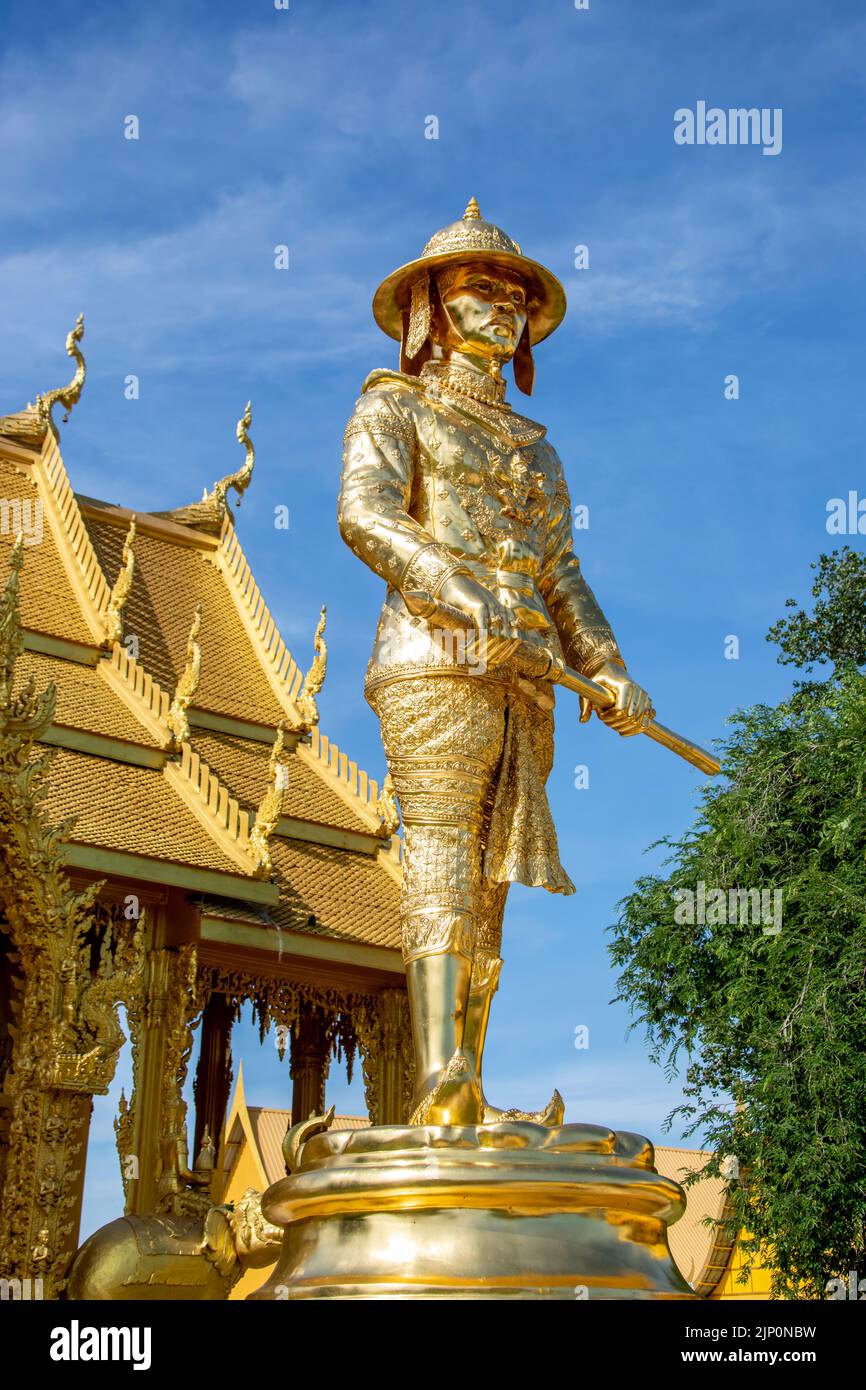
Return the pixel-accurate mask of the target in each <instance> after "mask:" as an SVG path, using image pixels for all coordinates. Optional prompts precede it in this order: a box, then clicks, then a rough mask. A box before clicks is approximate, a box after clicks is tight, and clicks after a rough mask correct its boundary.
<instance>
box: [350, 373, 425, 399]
mask: <svg viewBox="0 0 866 1390" xmlns="http://www.w3.org/2000/svg"><path fill="white" fill-rule="evenodd" d="M371 386H411V387H412V390H413V391H416V392H417V393H418V395H419V396H423V394H424V387H423V386H422V384H421V382H420V380H419V379H418V377H417V376H410V375H409V373H408V372H392V371H389V369H388V368H387V367H377V368H376V369H375V371H372V372H370V373H369V375H368V376H366V377H365V378H364V385H363V386H362V387H361V395H362V396H363V394H364V392H365V391H369V390H370V387H371Z"/></svg>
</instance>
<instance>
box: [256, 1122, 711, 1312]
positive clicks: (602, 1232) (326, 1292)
mask: <svg viewBox="0 0 866 1390" xmlns="http://www.w3.org/2000/svg"><path fill="white" fill-rule="evenodd" d="M653 1159H654V1154H653V1148H652V1145H651V1144H650V1143H649V1141H648V1140H646V1139H643V1138H641V1136H640V1135H637V1134H628V1133H619V1134H615V1133H614V1132H613V1131H611V1130H607V1129H603V1128H600V1127H598V1126H596V1125H562V1126H560V1127H558V1128H556V1129H548V1128H545V1127H544V1126H542V1125H537V1124H532V1123H528V1122H525V1121H502V1122H500V1123H498V1124H493V1125H484V1126H480V1127H478V1128H475V1127H474V1126H472V1127H458V1126H454V1127H448V1128H444V1127H438V1126H433V1125H429V1126H425V1125H417V1126H385V1125H382V1126H376V1127H375V1128H372V1129H363V1130H338V1131H332V1132H330V1133H321V1134H317V1135H316V1136H315V1137H314V1138H311V1139H308V1140H307V1142H306V1143H305V1144H303V1146H302V1148H301V1151H300V1154H299V1156H298V1159H297V1162H296V1164H295V1167H294V1171H293V1172H292V1174H291V1176H290V1177H287V1178H284V1179H282V1180H281V1181H280V1182H277V1183H275V1184H274V1185H273V1187H270V1188H269V1189H268V1190H267V1192H266V1193H265V1194H264V1196H263V1198H262V1210H263V1212H264V1214H265V1216H266V1217H267V1219H268V1220H269V1221H272V1222H273V1223H274V1224H275V1225H277V1226H283V1227H285V1235H284V1238H283V1247H282V1252H281V1255H280V1258H279V1260H278V1262H277V1265H276V1268H275V1270H274V1272H273V1274H272V1275H271V1277H270V1279H269V1280H268V1281H267V1283H266V1284H264V1285H263V1287H262V1288H261V1289H259V1290H257V1291H256V1293H254V1294H251V1295H250V1297H251V1298H254V1299H300V1298H400V1299H404V1298H442V1297H448V1298H520V1299H534V1298H545V1299H583V1298H587V1299H683V1298H693V1297H694V1294H693V1293H692V1290H691V1289H690V1287H689V1285H688V1284H687V1283H686V1282H685V1280H684V1279H683V1278H682V1276H681V1275H680V1273H679V1270H678V1269H677V1267H676V1265H675V1264H674V1261H673V1258H672V1256H671V1253H670V1249H669V1247H668V1240H667V1227H668V1226H669V1225H670V1224H671V1222H673V1221H676V1220H677V1219H678V1217H679V1216H680V1215H681V1213H682V1211H683V1208H684V1205H685V1198H684V1195H683V1192H682V1189H681V1188H680V1187H679V1186H678V1185H677V1184H676V1183H674V1182H671V1181H670V1180H669V1179H668V1178H664V1177H661V1176H660V1175H659V1174H658V1173H657V1172H656V1171H655V1170H654V1168H653Z"/></svg>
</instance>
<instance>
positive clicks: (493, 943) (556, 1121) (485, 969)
mask: <svg viewBox="0 0 866 1390" xmlns="http://www.w3.org/2000/svg"><path fill="white" fill-rule="evenodd" d="M536 722H537V724H538V726H539V727H538V728H537V730H536V731H535V732H534V737H535V739H536V740H537V743H538V749H537V756H538V759H539V764H540V766H541V767H542V769H543V770H544V775H545V776H547V774H548V773H549V771H550V765H551V762H552V753H553V749H552V737H551V735H552V727H551V721H550V720H549V718H545V719H544V720H538V721H536ZM490 809H491V808H490V805H489V803H488V805H487V807H486V815H485V820H484V824H483V827H482V836H481V839H482V846H483V845H485V844H486V842H487V834H488V829H489V813H490ZM509 887H510V884H509V883H494V882H493V881H492V880H491V879H489V878H487V877H485V876H484V875H483V874H482V876H481V882H480V885H479V893H478V910H477V915H476V924H475V956H474V959H473V964H472V978H471V981H470V986H469V999H468V1003H467V1009H466V1024H465V1027H464V1029H463V1051H464V1053H465V1054H466V1056H467V1058H468V1059H469V1061H470V1063H471V1064H472V1065H473V1067H474V1070H475V1072H476V1074H477V1076H478V1084H479V1085H480V1086H481V1095H482V1101H483V1105H484V1112H483V1113H484V1123H485V1124H495V1123H496V1121H497V1120H501V1119H504V1118H508V1119H524V1120H534V1121H536V1122H537V1123H538V1124H543V1125H551V1126H552V1125H560V1124H562V1121H563V1118H564V1114H565V1107H564V1105H563V1102H562V1097H561V1096H560V1094H559V1092H558V1091H554V1093H553V1096H552V1097H551V1099H550V1100H549V1101H548V1103H547V1105H546V1106H545V1108H544V1109H543V1110H534V1111H522V1110H508V1111H505V1110H500V1109H499V1108H498V1107H497V1106H495V1105H490V1104H489V1103H488V1101H487V1098H486V1096H485V1095H484V1084H483V1081H482V1077H481V1067H482V1059H483V1053H484V1043H485V1040H486V1037H487V1026H488V1023H489V1021H490V1008H491V1005H492V1003H493V996H494V994H495V993H496V991H497V989H498V988H499V976H500V973H501V971H502V965H503V961H502V921H503V917H504V914H505V903H506V899H507V897H508V889H509Z"/></svg>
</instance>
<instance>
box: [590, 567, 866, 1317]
mask: <svg viewBox="0 0 866 1390" xmlns="http://www.w3.org/2000/svg"><path fill="white" fill-rule="evenodd" d="M816 568H817V571H818V578H817V580H816V586H815V588H814V589H813V593H814V594H815V596H816V597H817V598H818V600H819V601H818V603H817V604H816V606H815V612H814V614H813V615H811V616H810V615H808V614H805V613H803V612H802V611H799V612H798V613H797V614H796V615H795V617H794V618H792V619H789V620H788V621H787V622H785V621H784V620H783V621H782V622H781V623H777V624H776V625H775V627H774V628H773V629H772V631H771V634H770V636H771V637H772V638H774V639H775V640H776V641H777V642H779V643H780V645H781V647H782V652H781V655H780V658H779V659H780V661H796V662H797V663H803V662H806V661H809V662H821V661H822V660H824V661H828V660H829V661H832V662H834V663H837V664H836V666H835V670H834V671H833V674H832V675H831V676H830V677H829V678H828V679H827V680H825V681H824V682H822V683H814V682H812V683H808V684H802V685H800V687H799V688H798V689H797V690H796V691H795V693H794V695H793V696H792V697H791V698H790V699H788V700H786V701H783V702H782V703H781V704H780V705H779V706H778V707H776V708H770V707H767V706H764V705H759V706H756V707H754V708H752V709H748V710H745V711H741V712H740V713H739V714H738V715H737V716H736V717H735V718H734V720H733V721H732V722H733V732H732V734H731V735H730V737H729V738H728V739H727V740H726V741H725V743H724V745H723V773H724V777H725V780H724V781H721V780H720V781H717V782H715V783H713V784H712V785H709V786H708V787H707V788H706V789H705V791H704V793H703V800H702V805H701V809H700V813H699V816H698V819H697V822H696V824H695V825H694V826H693V828H692V829H691V830H690V831H689V832H687V833H686V835H684V836H683V837H682V838H681V839H678V840H670V839H666V840H664V841H662V842H661V843H663V844H665V845H666V846H667V847H668V848H669V850H670V855H669V857H668V859H667V861H666V866H665V867H666V870H667V872H664V873H661V874H658V875H649V876H646V877H644V878H642V879H640V880H639V881H638V883H637V884H636V885H635V888H634V890H633V892H632V893H631V894H630V895H629V896H628V897H627V898H626V899H625V900H624V902H623V904H622V905H621V906H622V915H621V918H620V921H619V923H618V924H617V926H615V927H614V928H613V929H612V932H613V940H612V945H611V948H610V949H611V955H612V958H613V960H614V962H615V964H616V965H617V966H619V967H621V968H622V969H621V974H620V976H619V980H618V989H619V993H618V995H617V998H618V999H624V1000H626V1001H628V1002H629V1004H630V1005H631V1007H632V1009H633V1011H634V1013H635V1014H636V1022H637V1023H643V1024H644V1025H645V1027H646V1030H647V1036H648V1040H649V1046H650V1053H651V1056H652V1057H653V1058H654V1060H656V1061H658V1062H663V1063H664V1064H665V1065H666V1066H667V1067H668V1069H669V1071H671V1072H672V1071H675V1070H676V1069H677V1067H678V1063H679V1060H680V1059H683V1060H684V1061H685V1074H684V1095H685V1097H686V1101H685V1103H684V1104H683V1105H682V1106H679V1107H677V1110H675V1111H674V1112H673V1115H677V1114H680V1115H683V1116H685V1119H686V1133H687V1134H690V1135H692V1134H696V1133H700V1135H701V1136H702V1139H703V1142H704V1144H705V1145H706V1146H707V1147H708V1148H710V1149H711V1150H712V1151H713V1153H714V1155H715V1157H714V1158H713V1160H712V1161H711V1163H710V1164H709V1165H708V1167H707V1168H706V1169H705V1170H704V1171H705V1172H707V1173H715V1174H717V1175H718V1174H719V1172H720V1166H721V1164H722V1161H723V1160H724V1159H725V1158H726V1157H727V1156H734V1157H736V1159H737V1161H738V1164H739V1173H740V1178H739V1180H738V1181H734V1182H732V1183H731V1184H730V1187H729V1200H730V1221H729V1231H730V1234H731V1235H733V1234H735V1232H736V1231H739V1230H743V1231H746V1232H749V1233H750V1239H748V1240H745V1241H744V1242H743V1244H742V1247H741V1248H742V1252H743V1257H744V1261H745V1268H746V1270H748V1268H749V1267H750V1264H751V1262H752V1260H753V1259H754V1257H755V1256H756V1255H757V1254H758V1252H759V1251H763V1252H764V1253H765V1255H766V1253H767V1252H770V1258H771V1261H772V1264H773V1267H774V1271H775V1273H774V1290H773V1291H774V1294H775V1295H776V1296H781V1297H785V1296H787V1297H801V1298H802V1297H804V1296H806V1297H823V1296H824V1294H825V1289H826V1284H827V1281H828V1280H829V1279H830V1278H833V1277H840V1278H843V1279H847V1276H848V1272H849V1270H852V1269H853V1270H858V1271H859V1274H860V1276H861V1277H862V1276H864V1275H866V1252H864V1238H866V1046H864V1044H866V795H864V783H866V676H864V674H863V673H862V671H861V670H859V669H858V667H860V666H862V665H863V664H864V662H866V615H864V604H866V557H863V556H860V555H857V554H856V553H855V552H852V551H850V550H848V549H847V548H846V549H845V550H843V551H842V552H841V553H834V554H833V555H831V556H826V555H822V556H821V557H820V560H819V561H818V564H817V566H816ZM701 881H703V883H704V884H705V885H707V888H710V887H712V888H718V889H722V890H724V891H725V892H728V891H729V890H731V889H770V890H774V889H781V891H782V904H783V907H782V922H781V931H780V932H779V933H778V935H773V934H770V933H768V932H766V931H765V930H764V927H763V925H762V924H761V923H760V922H758V923H755V922H753V921H751V920H749V921H742V920H740V921H728V922H727V923H717V924H707V923H706V922H704V923H701V922H699V921H698V922H695V923H694V925H683V924H681V922H680V921H678V920H677V917H681V916H682V912H681V911H680V912H679V913H678V912H677V902H678V899H677V897H675V893H676V890H678V889H679V890H683V889H690V890H692V891H694V890H695V889H696V885H697V884H698V883H699V882H701ZM679 901H681V899H679ZM675 914H676V915H675ZM710 915H711V914H710V913H707V914H706V916H708V917H709V916H710ZM741 915H742V914H741ZM673 1115H672V1116H671V1117H670V1119H673Z"/></svg>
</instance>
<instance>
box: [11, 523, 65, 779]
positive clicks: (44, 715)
mask: <svg viewBox="0 0 866 1390" xmlns="http://www.w3.org/2000/svg"><path fill="white" fill-rule="evenodd" d="M9 560H10V564H9V576H8V578H7V580H6V585H5V588H4V590H3V593H2V595H0V748H2V749H3V751H4V752H5V753H9V752H10V751H11V750H12V748H13V746H14V750H15V752H16V753H17V752H18V751H19V750H20V749H21V747H22V746H24V745H26V744H28V743H30V742H32V741H33V739H37V738H41V736H42V734H43V733H44V732H45V730H46V729H47V728H48V725H49V724H50V723H51V720H52V719H53V718H54V706H55V701H56V694H57V692H56V689H55V686H54V684H53V683H51V684H49V685H48V686H47V687H46V689H45V690H44V691H43V692H42V694H41V695H37V694H36V682H35V679H34V677H33V676H31V677H30V679H29V681H28V682H27V684H26V685H25V686H24V689H23V690H20V691H19V692H18V693H17V694H14V693H13V684H14V681H15V663H16V661H17V660H18V658H19V656H20V655H21V653H22V652H23V650H24V633H23V631H22V628H21V607H20V578H21V567H22V565H23V564H24V536H23V533H22V532H20V531H19V533H18V537H17V539H16V541H15V544H14V545H13V547H12V554H11V556H10V557H9ZM7 739H9V740H13V743H7V742H6V740H7ZM22 739H23V740H24V745H22Z"/></svg>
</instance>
